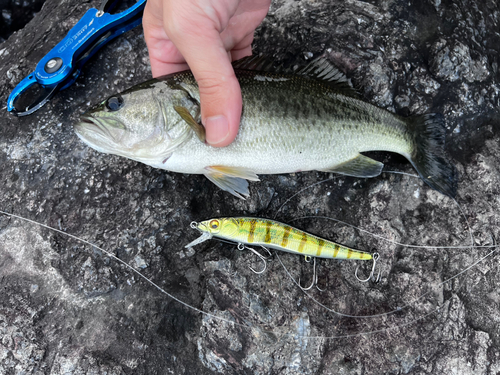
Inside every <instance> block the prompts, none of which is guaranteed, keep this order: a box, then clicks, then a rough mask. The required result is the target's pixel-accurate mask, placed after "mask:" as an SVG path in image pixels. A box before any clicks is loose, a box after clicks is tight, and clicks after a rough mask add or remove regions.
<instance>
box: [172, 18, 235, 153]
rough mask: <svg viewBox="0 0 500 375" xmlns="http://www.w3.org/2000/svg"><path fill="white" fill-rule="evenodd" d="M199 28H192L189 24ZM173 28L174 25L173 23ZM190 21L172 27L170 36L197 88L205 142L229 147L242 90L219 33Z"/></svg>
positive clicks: (209, 27) (211, 26) (214, 29)
mask: <svg viewBox="0 0 500 375" xmlns="http://www.w3.org/2000/svg"><path fill="white" fill-rule="evenodd" d="M193 24H195V25H198V27H197V28H193V27H192V25H193ZM174 25H175V24H174ZM201 25H202V22H201V20H200V22H199V23H196V22H192V23H190V24H189V26H190V27H189V28H188V29H186V28H183V27H175V26H174V27H173V28H172V26H173V25H172V23H170V27H171V28H172V29H171V30H170V31H169V36H170V38H171V40H172V41H173V42H174V44H175V45H176V46H177V48H178V49H179V51H180V52H181V54H182V55H183V56H184V58H185V59H186V62H187V63H188V65H189V67H190V69H191V71H192V72H193V75H194V77H195V78H196V81H197V82H198V86H199V89H200V101H201V116H202V123H203V125H204V126H205V129H206V139H207V142H208V143H209V144H210V145H212V146H215V147H223V146H227V145H228V144H230V143H231V142H232V141H233V140H234V138H235V137H236V134H237V133H238V128H239V123H240V117H241V109H242V99H241V89H240V85H239V83H238V80H237V79H236V76H235V74H234V70H233V67H232V65H231V60H230V54H228V52H227V51H226V49H225V48H224V45H223V42H222V40H221V37H220V33H219V31H218V30H217V29H216V28H215V27H214V26H213V25H210V24H205V25H206V26H205V27H201Z"/></svg>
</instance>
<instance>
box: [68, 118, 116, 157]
mask: <svg viewBox="0 0 500 375" xmlns="http://www.w3.org/2000/svg"><path fill="white" fill-rule="evenodd" d="M110 128H111V127H110V126H109V125H106V124H105V122H104V121H103V120H101V119H99V118H96V117H93V116H82V117H81V118H80V122H78V123H77V124H76V125H75V126H74V129H75V133H76V135H77V136H78V137H79V138H80V139H81V140H82V141H84V142H85V143H87V144H88V145H89V146H91V147H93V148H95V149H97V150H99V151H101V152H109V151H110V148H113V146H112V145H111V144H110V143H115V144H116V143H117V139H116V134H115V135H114V134H113V133H112V132H111V131H110Z"/></svg>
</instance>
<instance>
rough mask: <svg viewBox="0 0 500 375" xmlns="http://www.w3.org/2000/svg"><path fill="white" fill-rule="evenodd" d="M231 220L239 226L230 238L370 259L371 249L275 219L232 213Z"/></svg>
mask: <svg viewBox="0 0 500 375" xmlns="http://www.w3.org/2000/svg"><path fill="white" fill-rule="evenodd" d="M233 220H234V221H235V222H236V223H237V226H238V230H237V232H236V233H233V234H232V235H231V236H230V237H232V238H229V236H228V237H226V238H228V239H231V240H233V241H237V242H242V243H247V244H254V245H262V246H267V247H271V248H274V249H278V250H283V251H288V252H290V253H294V254H302V255H305V256H312V257H319V258H336V259H353V260H370V259H372V255H371V254H370V253H366V252H363V251H359V250H353V249H350V248H348V247H346V246H342V245H339V244H336V243H335V242H332V241H328V240H325V239H323V238H320V237H318V236H315V235H312V234H309V233H306V232H304V231H302V230H300V229H296V228H293V227H291V226H289V225H286V224H282V223H280V222H277V221H274V220H268V219H257V218H246V217H235V218H233ZM221 234H222V235H223V234H224V233H221Z"/></svg>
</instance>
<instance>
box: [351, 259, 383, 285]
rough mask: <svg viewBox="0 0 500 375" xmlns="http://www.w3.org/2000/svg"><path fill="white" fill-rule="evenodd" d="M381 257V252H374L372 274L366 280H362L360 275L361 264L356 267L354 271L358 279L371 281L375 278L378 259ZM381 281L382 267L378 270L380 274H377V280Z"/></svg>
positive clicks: (363, 281)
mask: <svg viewBox="0 0 500 375" xmlns="http://www.w3.org/2000/svg"><path fill="white" fill-rule="evenodd" d="M379 257H380V255H379V253H373V255H372V258H373V265H372V270H371V272H370V275H369V276H368V278H367V279H366V280H361V279H360V278H359V277H358V269H359V265H358V266H357V267H356V271H355V272H354V276H356V279H358V281H359V282H361V283H366V282H368V281H370V280H371V279H373V276H374V275H375V267H376V266H377V261H378V258H379ZM379 281H380V269H379V270H378V275H377V279H376V280H375V282H376V283H378V282H379Z"/></svg>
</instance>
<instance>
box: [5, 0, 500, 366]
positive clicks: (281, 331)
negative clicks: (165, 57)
mask: <svg viewBox="0 0 500 375" xmlns="http://www.w3.org/2000/svg"><path fill="white" fill-rule="evenodd" d="M99 3H100V2H98V1H90V2H81V1H76V0H47V1H46V2H45V4H44V6H43V8H42V10H41V11H40V12H39V13H38V14H37V15H36V16H35V18H34V19H33V20H32V21H31V22H30V23H29V24H27V25H26V26H25V27H24V28H23V29H22V30H20V31H18V32H16V33H14V34H13V35H12V36H10V38H9V39H8V40H7V41H5V42H4V43H2V44H1V45H0V77H1V78H0V79H1V83H2V84H1V85H0V99H1V101H2V103H5V102H6V99H7V96H8V94H9V93H10V91H11V90H12V89H13V87H14V86H15V85H16V84H17V83H18V82H19V81H20V80H21V79H22V78H23V77H24V76H26V75H27V74H28V73H29V72H31V71H32V70H33V69H34V67H35V65H36V63H37V62H38V60H39V59H40V58H41V57H42V56H43V55H44V54H45V53H47V52H48V51H49V50H50V49H51V48H52V47H53V46H54V45H55V43H56V42H57V41H58V40H60V38H61V36H62V35H65V33H66V32H67V31H68V30H69V29H70V28H71V27H72V26H73V25H74V24H75V23H76V22H77V20H78V19H79V18H80V17H81V16H82V15H83V14H84V13H85V11H86V10H87V9H89V8H90V7H91V6H94V7H97V6H98V5H99ZM255 52H257V53H263V54H266V55H269V56H273V57H274V58H275V59H276V60H277V61H278V62H283V63H286V64H301V63H303V62H304V61H305V60H308V59H311V58H312V57H315V56H318V55H320V54H326V55H327V56H329V58H330V59H331V60H332V61H334V62H335V63H336V64H337V65H338V66H339V67H340V68H341V69H342V70H343V71H344V72H345V73H346V74H347V76H348V77H350V78H351V79H352V81H353V83H354V85H355V86H356V87H358V88H359V89H360V91H361V92H362V93H363V94H364V95H365V97H366V98H367V99H368V100H369V101H371V102H372V103H374V104H377V105H379V106H381V107H385V108H388V109H389V110H392V111H395V112H397V113H398V114H401V115H415V114H421V113H425V112H441V113H443V114H444V115H445V117H446V119H447V151H448V154H449V155H450V159H451V160H453V162H454V164H455V165H456V166H457V169H458V170H459V173H460V181H459V190H458V196H457V201H458V203H459V205H460V208H459V207H458V206H457V204H456V203H455V202H453V201H452V200H450V199H448V198H446V197H444V196H442V195H440V194H439V193H437V192H435V191H432V190H430V189H429V188H428V187H427V186H426V185H424V184H423V183H422V182H421V181H420V180H419V179H417V178H415V177H413V176H411V174H414V171H413V169H412V168H411V166H410V165H409V163H408V162H407V161H406V160H404V159H403V158H401V157H398V156H396V155H389V154H386V153H379V154H375V157H376V158H378V160H381V161H383V162H384V163H386V167H385V170H386V171H400V172H404V173H406V174H394V173H383V174H382V175H381V176H380V177H378V178H374V179H356V178H346V177H341V176H338V175H330V174H326V173H319V172H309V173H299V174H296V175H280V176H263V177H262V181H261V182H258V183H252V184H251V188H250V189H251V197H250V199H248V200H246V201H241V200H238V199H236V198H234V197H232V196H229V195H228V194H226V193H224V192H222V191H220V190H218V189H217V188H216V187H215V186H214V185H213V184H212V183H211V182H209V181H208V180H206V179H205V178H204V177H203V176H189V175H179V174H174V173H168V172H165V171H161V170H155V169H152V168H150V167H147V166H145V165H142V164H139V163H136V162H133V161H131V160H126V159H123V158H119V157H115V156H108V155H104V154H99V153H97V152H95V151H93V150H91V149H89V148H88V147H86V146H85V145H83V144H82V143H81V142H80V141H79V140H78V139H77V137H76V136H75V135H74V133H73V129H72V124H74V123H75V121H76V120H77V119H78V117H79V115H80V114H81V113H82V112H83V111H85V109H86V108H88V107H89V106H90V105H91V104H93V103H95V102H98V101H99V100H102V99H103V98H105V97H107V96H109V95H111V94H112V93H115V92H117V91H120V90H123V89H125V88H127V87H129V86H131V85H133V84H136V83H139V82H141V81H144V80H145V79H147V78H148V77H149V75H150V72H149V61H148V57H147V49H146V46H145V44H144V40H143V35H142V30H141V29H140V28H138V29H136V30H133V31H131V32H128V33H127V34H125V35H123V36H122V37H120V38H119V39H117V40H115V41H114V42H112V43H110V44H109V45H108V46H106V47H104V48H103V49H102V50H101V51H100V52H99V53H98V54H97V55H96V57H95V58H94V60H93V61H92V62H90V63H89V64H87V66H86V67H85V71H84V74H83V75H82V77H80V78H79V79H78V81H77V83H76V84H75V85H73V86H72V87H70V88H68V89H67V90H65V91H63V92H60V93H59V94H58V95H57V96H56V97H55V98H54V99H53V100H52V101H51V102H50V103H48V105H46V106H45V107H44V108H42V109H41V110H39V111H38V112H36V113H35V114H33V115H31V116H27V117H23V118H15V117H13V116H11V115H10V114H7V113H6V112H4V115H3V116H2V118H1V119H0V163H1V166H2V168H1V171H0V202H1V206H0V210H2V211H7V212H10V213H13V214H16V215H19V216H22V217H25V218H28V219H31V220H35V221H37V222H40V223H43V224H46V225H49V226H51V227H54V228H57V229H59V230H61V231H63V232H66V233H69V234H72V235H74V236H78V237H80V238H82V239H85V240H87V241H90V242H92V243H93V244H95V245H97V246H100V247H102V248H104V249H107V250H108V251H110V252H111V253H113V254H114V255H115V256H117V257H118V258H120V259H121V260H123V261H125V262H127V263H128V264H130V265H131V266H132V267H135V268H136V269H137V270H139V271H140V272H142V273H143V274H144V275H145V276H146V277H147V278H149V279H151V280H152V281H153V282H155V283H156V284H157V285H158V286H160V287H161V288H163V289H164V290H165V291H167V292H168V293H170V295H171V296H175V298H177V299H179V300H181V301H183V302H184V303H185V304H189V305H191V306H193V307H194V308H196V309H199V310H203V311H204V312H206V313H208V314H210V315H208V314H201V313H199V312H198V310H195V309H192V308H188V307H186V306H185V305H183V304H181V303H179V302H177V301H175V300H173V299H172V298H170V297H169V296H167V295H165V294H163V293H161V292H160V291H159V290H157V289H155V288H154V287H152V286H151V285H150V284H148V283H146V282H145V281H144V280H142V279H141V278H140V277H139V276H138V275H137V274H135V273H133V272H132V271H131V270H130V269H128V268H126V267H125V266H124V265H122V264H120V263H118V262H117V261H116V260H114V259H112V258H110V257H109V256H107V255H106V254H105V253H103V252H102V251H101V250H99V249H98V248H97V247H96V246H90V245H86V244H84V243H82V242H80V241H77V240H75V239H72V238H70V237H68V236H66V235H63V234H60V233H55V232H53V231H50V230H48V229H45V228H42V227H40V226H38V225H35V224H33V223H29V222H25V221H21V220H19V219H15V218H12V217H8V216H5V215H1V216H0V283H1V284H0V285H1V289H0V338H1V340H0V373H2V374H26V373H29V374H49V373H50V374H168V373H172V374H181V373H185V374H215V373H222V374H242V373H246V374H359V375H361V374H413V375H416V374H461V375H465V374H475V375H476V374H498V373H499V372H500V349H499V348H500V324H499V323H500V294H499V290H500V281H499V280H500V278H499V277H498V275H499V264H498V261H497V259H496V258H495V257H493V256H490V257H488V258H486V259H484V260H483V261H481V262H480V263H479V264H477V265H475V266H474V267H473V268H472V269H470V270H469V271H468V272H466V273H463V274H460V275H458V274H459V273H460V272H462V271H464V270H465V269H466V268H467V267H469V266H471V265H472V264H474V263H475V262H477V261H479V260H480V259H481V258H482V257H484V256H485V255H486V254H488V253H489V252H490V251H491V249H490V248H478V247H476V248H470V247H467V246H469V245H470V244H471V234H472V236H473V239H472V241H473V242H474V244H475V245H477V246H483V245H491V244H492V241H493V240H492V238H497V239H498V238H499V237H500V233H499V218H500V215H499V212H500V198H499V197H500V195H499V193H500V192H499V185H500V167H499V166H500V146H499V138H500V112H499V104H500V103H499V91H500V82H499V81H500V74H499V70H498V64H499V62H500V56H499V53H500V5H498V2H497V1H494V0H485V1H481V2H476V1H471V0H447V1H440V0H429V1H410V2H408V1H404V2H403V1H398V0H395V1H394V0H392V1H390V0H386V1H384V0H378V1H377V0H375V1H369V2H364V1H356V0H348V1H344V0H342V1H340V0H339V1H331V0H329V1H307V0H301V1H291V0H279V1H275V2H273V5H272V9H271V11H270V13H269V15H268V17H267V18H266V19H265V21H264V22H263V24H262V25H261V27H260V28H259V29H258V32H257V34H256V39H255ZM117 57H119V58H117ZM3 109H4V110H5V106H4V107H3ZM332 151H333V150H332ZM409 174H410V175H409ZM324 180H327V181H325V182H322V183H318V182H320V181H324ZM295 194H296V195H295ZM231 215H248V216H261V217H270V218H276V219H279V220H280V221H284V222H288V223H290V224H293V225H295V226H297V227H300V228H303V229H305V230H308V231H310V232H313V233H317V234H320V235H322V236H323V237H325V238H329V239H333V240H338V241H339V242H341V243H345V244H347V245H352V246H354V247H356V248H360V249H365V250H369V251H370V250H372V249H377V251H379V253H380V254H381V259H380V263H379V264H380V267H381V269H382V279H381V281H380V282H379V283H366V284H362V283H359V282H358V281H356V279H355V278H354V270H355V268H356V266H357V264H354V263H350V262H347V261H345V262H338V261H325V260H322V261H320V267H319V270H318V272H319V283H320V286H321V287H322V288H326V290H325V291H324V292H319V291H317V290H315V289H313V290H311V291H310V292H308V293H307V294H305V293H303V292H302V291H301V290H300V289H299V288H298V287H297V285H295V284H294V282H293V281H292V280H291V278H290V276H289V275H292V276H293V277H294V278H295V279H298V278H299V277H300V278H301V280H302V281H303V282H304V283H305V282H308V281H309V280H311V277H312V268H311V265H310V264H307V263H305V262H304V261H303V259H301V257H298V256H294V255H291V254H279V258H278V254H275V255H274V257H273V259H272V260H271V261H270V262H269V264H268V269H267V271H266V272H265V273H263V274H261V275H255V274H254V273H252V272H251V271H250V270H249V268H248V266H249V265H254V267H258V266H260V265H259V264H257V263H256V262H257V259H256V258H255V257H254V256H253V255H252V254H251V253H250V252H239V251H237V249H236V247H235V246H233V245H229V244H226V243H219V242H216V241H215V240H213V241H209V242H205V243H203V244H202V245H199V246H197V247H195V248H194V249H192V250H191V249H185V248H184V245H185V244H187V243H188V242H189V241H191V240H192V239H194V238H195V237H196V236H197V233H195V232H194V231H193V230H192V229H191V228H190V227H189V223H190V222H191V221H193V220H196V221H199V220H203V219H207V218H209V217H217V216H231ZM304 216H307V217H308V218H303V217H304ZM322 216H324V217H330V218H334V219H337V220H342V221H344V222H346V223H349V224H352V225H356V226H358V227H360V228H362V229H363V230H366V231H369V232H372V233H375V234H377V235H378V236H379V237H374V236H373V235H370V234H368V233H366V232H363V231H359V230H356V229H354V228H352V227H350V226H348V225H345V224H342V223H337V222H333V221H330V220H326V219H323V218H321V217H322ZM384 239H388V240H390V241H397V242H399V243H403V244H415V245H422V246H424V245H427V246H434V247H430V248H423V247H422V248H411V247H408V246H401V245H397V244H395V243H393V242H388V241H386V240H384ZM438 246H448V247H449V246H455V247H456V248H438ZM282 263H283V265H284V266H286V268H287V270H288V272H289V273H287V271H285V269H284V268H283V267H282ZM367 271H368V267H367V266H366V265H362V269H361V272H363V273H364V274H366V272H367ZM451 278H453V279H451ZM450 279H451V280H450ZM304 280H305V281H304ZM339 313H341V314H339ZM342 314H343V315H342ZM372 315H376V316H372ZM214 316H215V317H214ZM359 316H372V317H364V318H362V317H359Z"/></svg>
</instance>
